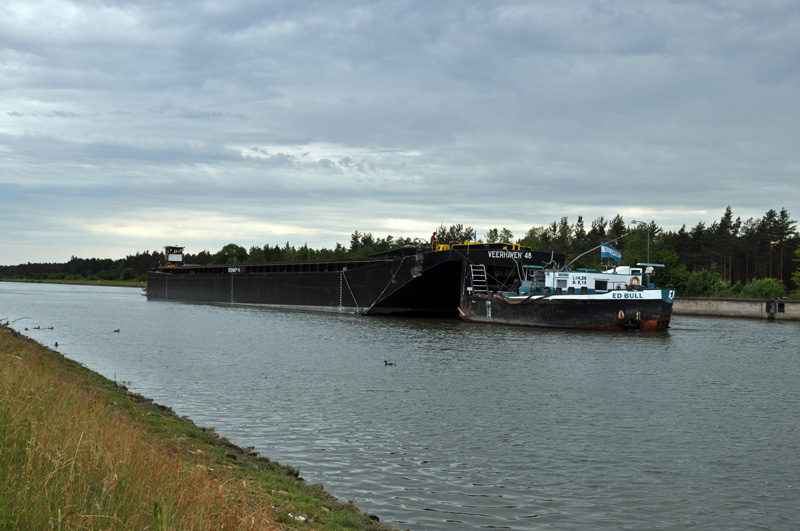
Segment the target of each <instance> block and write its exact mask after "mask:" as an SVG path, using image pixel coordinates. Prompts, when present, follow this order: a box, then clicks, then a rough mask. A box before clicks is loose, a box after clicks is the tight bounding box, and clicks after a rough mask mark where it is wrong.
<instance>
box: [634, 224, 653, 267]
mask: <svg viewBox="0 0 800 531" xmlns="http://www.w3.org/2000/svg"><path fill="white" fill-rule="evenodd" d="M631 223H636V224H637V225H647V263H648V264H649V263H650V225H648V224H647V223H645V222H644V221H636V220H635V219H632V220H631Z"/></svg>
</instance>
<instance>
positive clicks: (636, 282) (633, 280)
mask: <svg viewBox="0 0 800 531" xmlns="http://www.w3.org/2000/svg"><path fill="white" fill-rule="evenodd" d="M641 283H642V281H641V280H639V277H631V280H630V281H629V282H628V284H630V285H631V286H638V285H639V284H641Z"/></svg>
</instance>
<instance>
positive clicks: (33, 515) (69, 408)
mask: <svg viewBox="0 0 800 531" xmlns="http://www.w3.org/2000/svg"><path fill="white" fill-rule="evenodd" d="M101 380H103V379H102V378H101V377H99V375H96V374H95V373H91V371H88V370H86V369H82V368H80V367H79V366H78V365H77V364H75V363H74V362H69V360H65V359H64V358H60V357H59V355H58V354H56V353H54V352H51V351H49V352H48V351H47V349H45V348H44V347H42V346H41V345H38V344H36V343H33V342H32V341H30V340H28V339H26V338H23V337H21V336H19V335H18V334H16V333H15V332H13V331H12V330H10V329H8V328H4V327H0V529H135V530H143V529H159V530H167V529H180V530H183V529H198V530H203V529H209V530H211V529H266V530H271V529H286V528H295V526H302V527H304V528H308V527H309V526H310V527H313V528H318V527H325V528H333V529H367V528H375V529H377V528H379V527H378V526H380V524H374V523H373V522H370V521H369V520H368V519H367V518H366V517H365V516H364V515H362V514H360V513H358V511H357V510H355V508H353V507H352V506H348V505H346V504H341V503H339V502H336V501H335V500H333V499H332V498H326V497H325V496H321V489H319V488H316V489H315V488H314V487H313V486H308V485H305V484H304V483H302V481H298V480H297V479H295V478H294V477H291V476H287V475H286V473H285V472H280V473H276V474H275V475H274V477H272V478H271V479H269V478H268V479H266V480H265V479H264V476H263V475H261V476H259V478H256V480H254V478H252V477H250V476H248V475H246V474H245V473H244V472H242V471H240V470H236V469H235V467H233V466H227V465H225V463H224V462H220V460H219V459H218V458H217V457H218V456H215V454H214V450H213V449H211V450H209V449H206V450H202V449H201V448H202V445H200V446H198V445H197V444H195V443H196V441H195V439H194V438H193V437H194V435H191V434H190V435H189V436H183V435H185V433H186V432H185V431H181V430H183V428H181V429H179V430H176V431H174V432H172V433H170V432H167V433H166V434H157V433H153V432H152V430H151V428H146V427H145V426H146V418H147V417H148V416H149V415H151V413H150V412H148V411H146V410H141V409H137V407H131V405H130V404H128V403H124V402H125V401H124V400H122V398H124V396H125V394H124V392H121V391H117V392H110V391H109V390H108V389H104V386H103V384H102V382H101ZM103 381H104V382H106V383H107V384H108V383H110V382H108V381H107V380H103ZM152 415H155V413H152ZM176 422H177V421H176ZM194 428H195V429H196V430H197V431H198V432H199V431H200V429H198V428H196V427H194ZM174 434H179V435H178V436H175V435H174ZM229 457H230V456H229ZM259 459H263V458H259ZM264 461H267V462H268V460H266V459H264ZM321 499H322V500H325V501H320V500H321ZM327 502H330V503H327ZM302 514H316V515H318V516H316V517H308V518H298V516H297V515H302ZM319 515H322V517H320V516H319ZM382 527H383V526H380V528H382Z"/></svg>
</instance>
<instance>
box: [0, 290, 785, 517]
mask: <svg viewBox="0 0 800 531" xmlns="http://www.w3.org/2000/svg"><path fill="white" fill-rule="evenodd" d="M0 318H8V319H9V320H10V321H11V326H12V327H13V328H15V329H17V330H20V331H23V332H24V333H25V334H26V335H28V336H30V337H32V338H34V339H36V340H37V341H39V342H41V343H43V344H45V345H48V346H53V345H54V343H55V342H56V341H58V344H59V346H58V349H57V350H59V351H60V352H62V353H63V354H64V355H66V356H68V357H70V358H72V359H74V360H76V361H79V362H81V363H83V364H84V365H86V366H87V367H89V368H91V369H93V370H95V371H97V372H99V373H101V374H103V375H104V376H106V377H108V378H111V379H116V380H118V381H125V382H126V383H127V382H130V385H129V387H130V388H131V390H132V391H135V392H138V393H141V394H143V395H145V396H148V397H151V398H153V399H154V400H155V401H156V402H158V403H160V404H163V405H167V406H169V407H171V408H172V409H174V410H175V412H176V413H178V414H179V415H187V416H189V417H190V418H192V419H193V420H194V421H195V422H196V423H197V424H198V425H201V426H213V427H214V428H215V429H216V431H217V432H218V433H219V434H220V435H223V436H225V437H227V438H228V439H230V440H231V441H233V442H235V443H237V444H239V445H241V446H254V447H255V449H256V450H257V451H258V452H260V453H261V454H262V455H265V456H268V457H270V458H271V459H274V460H277V461H279V462H282V463H285V464H290V465H293V466H295V467H297V468H299V469H300V474H301V476H302V477H304V478H305V479H306V480H307V481H308V482H310V483H322V484H324V485H325V488H326V490H328V491H329V492H331V493H332V494H334V495H335V496H337V497H339V498H340V499H352V500H354V501H355V502H356V504H357V505H358V506H359V507H360V508H361V509H362V510H364V511H366V512H370V513H374V514H377V515H378V516H380V517H381V520H382V521H384V522H387V523H389V524H391V525H393V526H395V527H397V528H410V529H413V530H425V529H481V528H499V529H539V528H544V527H551V528H557V529H587V528H597V529H603V528H605V529H654V528H658V529H685V528H697V529H797V528H798V527H800V511H799V510H798V503H799V502H800V428H799V427H800V389H799V388H798V383H800V325H798V324H792V323H769V322H762V321H742V320H729V319H702V318H690V317H681V316H676V317H674V318H673V322H672V329H671V331H670V332H669V333H667V334H662V335H645V334H638V333H627V334H616V333H584V332H575V331H550V330H535V329H524V328H513V327H499V326H483V325H475V324H465V323H462V322H460V321H456V320H452V321H447V320H415V319H392V318H367V317H356V316H340V315H328V314H314V313H300V312H287V311H271V310H264V309H257V308H231V307H220V306H208V305H190V304H177V303H166V302H148V301H147V300H146V299H145V298H144V297H142V296H140V294H139V291H138V290H134V289H123V288H109V287H83V286H59V285H48V284H16V283H0ZM35 326H40V327H50V326H52V327H53V330H34V329H33V327H35ZM25 327H27V328H28V331H24V330H23V329H24V328H25ZM115 329H119V330H120V332H119V333H115V332H114V330H115ZM384 360H389V361H393V362H395V363H396V364H397V365H396V366H394V367H386V366H384Z"/></svg>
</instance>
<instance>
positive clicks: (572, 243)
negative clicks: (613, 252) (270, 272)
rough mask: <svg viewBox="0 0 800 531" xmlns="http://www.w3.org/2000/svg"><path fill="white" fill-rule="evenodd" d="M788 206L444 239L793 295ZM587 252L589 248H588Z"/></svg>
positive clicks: (400, 241)
mask: <svg viewBox="0 0 800 531" xmlns="http://www.w3.org/2000/svg"><path fill="white" fill-rule="evenodd" d="M796 227H797V222H796V221H795V220H793V219H791V215H790V214H789V212H788V211H787V210H786V209H785V208H783V209H781V210H780V211H776V210H769V211H767V212H766V213H765V214H764V216H762V217H761V218H758V219H754V218H752V217H750V218H748V219H746V220H742V219H741V218H740V217H736V218H734V215H733V210H732V209H731V207H730V206H728V207H727V208H726V209H725V212H724V214H723V215H722V217H721V218H720V220H719V221H714V222H713V223H711V224H710V225H706V224H705V223H704V222H699V223H698V224H697V225H695V226H694V227H691V228H687V227H686V225H684V226H682V227H681V228H680V229H679V230H677V231H665V230H664V229H663V228H662V227H660V226H659V225H658V224H656V223H655V222H654V221H640V220H628V221H627V222H626V221H625V219H624V218H623V217H622V216H621V215H619V214H617V215H616V216H614V217H612V218H610V219H606V218H605V217H603V216H601V217H599V218H597V219H595V220H593V221H591V222H590V223H589V225H588V227H587V225H586V223H585V221H584V220H583V217H582V216H578V218H577V220H576V221H575V222H574V223H571V222H570V221H569V218H567V217H562V218H561V219H560V220H559V221H553V222H552V223H551V224H550V225H547V226H540V227H539V226H537V227H532V228H531V229H529V230H528V231H527V233H526V234H525V235H524V236H522V237H521V238H515V236H514V234H513V233H512V232H511V231H510V230H508V229H507V228H505V227H503V228H501V229H497V228H494V229H491V230H489V231H488V232H487V233H485V234H484V235H483V236H482V237H478V235H477V234H476V231H475V229H473V228H472V227H470V226H464V225H462V224H455V225H449V226H448V225H440V226H439V227H437V228H436V230H435V233H436V239H437V241H438V242H439V243H444V244H453V243H462V242H465V241H471V240H473V239H480V240H481V241H484V242H490V243H495V242H510V243H520V244H522V245H525V246H528V247H531V248H532V249H533V250H537V251H550V250H554V251H559V252H563V253H565V254H566V255H567V257H568V262H573V260H574V263H573V264H572V267H573V268H578V267H585V268H592V269H600V268H603V267H605V266H607V265H608V264H603V263H601V259H600V251H599V250H597V251H596V252H591V253H589V254H584V253H586V251H589V250H590V249H593V248H595V247H597V246H599V245H600V242H601V241H602V242H612V245H613V246H614V247H616V248H617V249H619V250H620V251H621V252H622V255H623V264H624V265H635V264H637V263H647V262H649V263H657V264H663V265H664V266H665V267H664V268H663V269H661V268H659V269H658V273H657V275H658V277H657V281H658V284H659V285H662V286H665V287H674V288H676V289H677V290H678V292H679V293H680V294H681V295H683V296H701V297H752V298H781V297H785V296H787V295H789V294H792V297H793V298H800V294H799V293H798V288H799V287H800V270H799V269H798V262H800V235H799V234H798V232H797V230H796ZM429 246H430V241H429V240H428V239H423V238H405V237H399V238H395V237H393V236H391V235H389V236H387V237H385V238H383V237H376V236H373V235H372V233H370V232H359V231H357V230H356V231H355V232H353V234H352V235H351V236H350V242H349V245H348V246H345V245H343V244H341V243H338V242H337V243H336V245H335V246H334V247H333V248H332V249H327V248H321V249H312V248H310V247H308V246H307V245H303V246H302V247H295V246H294V245H290V243H289V242H286V244H285V245H283V246H280V245H270V244H265V245H263V246H251V247H250V248H249V249H248V248H245V247H242V246H240V245H237V244H235V243H230V244H228V245H225V246H224V247H223V248H222V249H220V250H219V251H217V252H216V253H213V254H212V253H210V252H208V251H205V250H204V251H201V252H199V253H197V254H191V253H187V254H186V255H184V263H187V264H228V263H242V264H244V263H256V262H279V261H293V260H341V259H354V258H366V257H367V256H369V255H372V254H375V253H383V252H387V251H391V250H394V249H399V248H403V247H417V248H427V247H429ZM581 255H583V256H581ZM164 263H165V257H164V253H163V251H144V252H141V253H138V252H137V253H136V254H135V255H129V256H126V257H125V258H122V259H118V260H111V259H99V258H89V259H85V258H78V257H75V256H73V257H72V258H70V260H69V261H68V262H66V263H28V264H19V265H16V266H0V278H27V279H39V280H60V279H63V280H83V279H87V280H117V279H120V280H140V281H144V280H146V278H147V271H148V270H149V269H153V268H155V267H157V266H159V265H162V264H164Z"/></svg>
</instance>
